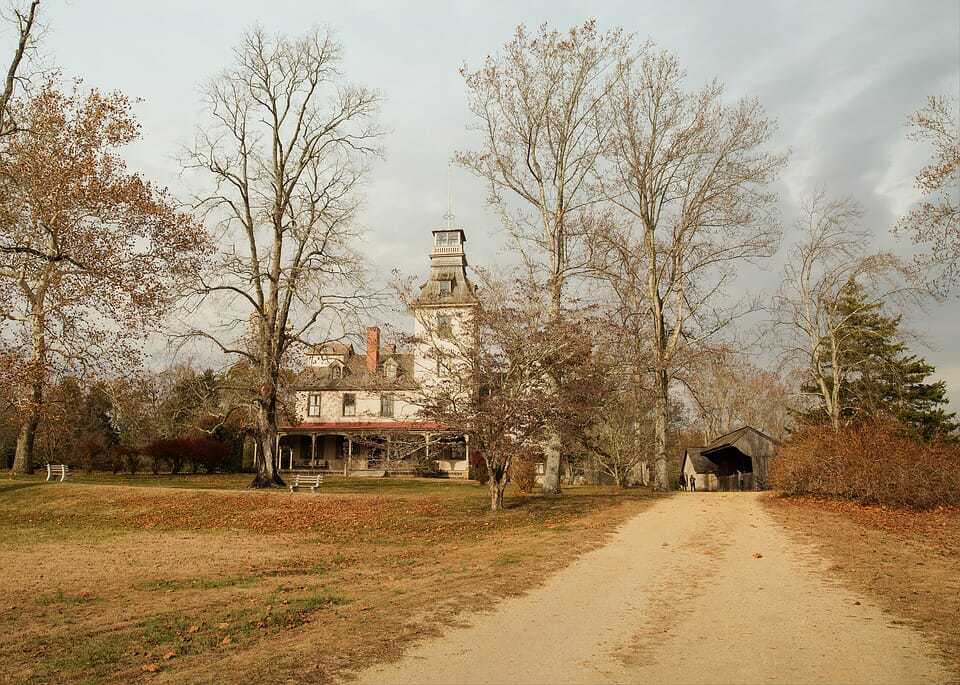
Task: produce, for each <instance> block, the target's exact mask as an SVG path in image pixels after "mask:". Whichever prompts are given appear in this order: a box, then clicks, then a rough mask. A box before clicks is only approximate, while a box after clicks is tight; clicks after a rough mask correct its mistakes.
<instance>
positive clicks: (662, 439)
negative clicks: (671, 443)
mask: <svg viewBox="0 0 960 685" xmlns="http://www.w3.org/2000/svg"><path fill="white" fill-rule="evenodd" d="M654 375H655V377H656V393H657V404H656V410H655V418H654V448H655V454H654V474H653V489H654V490H660V491H665V490H669V489H670V484H669V483H668V482H667V423H668V421H667V419H668V416H667V412H668V411H669V405H668V400H669V398H668V395H667V392H668V387H667V373H666V371H663V370H660V371H657V372H656V373H655V374H654Z"/></svg>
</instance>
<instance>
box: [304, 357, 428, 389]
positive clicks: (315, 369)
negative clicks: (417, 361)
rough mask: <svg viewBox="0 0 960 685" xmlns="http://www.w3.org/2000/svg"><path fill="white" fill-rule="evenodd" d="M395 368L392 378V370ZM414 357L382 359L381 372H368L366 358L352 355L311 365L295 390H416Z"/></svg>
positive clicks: (305, 370)
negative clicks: (326, 364)
mask: <svg viewBox="0 0 960 685" xmlns="http://www.w3.org/2000/svg"><path fill="white" fill-rule="evenodd" d="M392 367H395V369H396V375H395V376H394V377H391V373H390V370H391V368H392ZM416 387H417V386H416V384H415V383H414V380H413V354H411V353H409V352H397V353H392V354H384V355H382V356H381V358H380V368H379V370H378V373H376V374H371V373H370V372H369V370H368V369H367V364H366V357H362V356H359V355H351V356H348V357H346V359H344V360H343V362H339V361H336V362H333V363H332V364H330V365H329V366H308V367H307V368H305V369H304V370H303V371H301V372H300V373H299V374H298V375H297V378H296V381H295V382H294V389H296V390H384V391H386V390H413V389H415V388H416Z"/></svg>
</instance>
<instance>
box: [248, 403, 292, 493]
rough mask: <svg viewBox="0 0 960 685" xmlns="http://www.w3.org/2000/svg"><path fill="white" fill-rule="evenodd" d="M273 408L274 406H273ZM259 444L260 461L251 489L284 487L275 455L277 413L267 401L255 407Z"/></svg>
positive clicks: (276, 455)
mask: <svg viewBox="0 0 960 685" xmlns="http://www.w3.org/2000/svg"><path fill="white" fill-rule="evenodd" d="M274 406H275V405H274ZM256 440H258V441H259V444H260V460H259V462H258V463H257V465H256V466H257V475H256V476H254V478H253V481H252V482H251V483H250V487H251V488H272V487H284V485H285V483H284V482H283V479H282V478H281V477H280V470H279V467H280V462H279V455H278V454H277V413H276V410H275V409H273V408H272V406H271V404H270V402H269V399H266V401H265V404H258V405H257V437H256Z"/></svg>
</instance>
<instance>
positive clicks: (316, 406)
mask: <svg viewBox="0 0 960 685" xmlns="http://www.w3.org/2000/svg"><path fill="white" fill-rule="evenodd" d="M307 416H320V393H310V395H309V397H308V398H307Z"/></svg>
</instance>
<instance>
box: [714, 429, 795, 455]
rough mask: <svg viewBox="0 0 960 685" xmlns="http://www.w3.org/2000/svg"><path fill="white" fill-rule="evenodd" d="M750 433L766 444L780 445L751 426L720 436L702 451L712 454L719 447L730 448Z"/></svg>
mask: <svg viewBox="0 0 960 685" xmlns="http://www.w3.org/2000/svg"><path fill="white" fill-rule="evenodd" d="M750 433H754V434H756V435H759V436H760V437H761V438H763V439H764V440H767V441H768V442H771V443H773V444H774V445H779V444H780V443H779V442H778V441H777V440H775V439H774V438H771V437H770V436H769V435H767V434H766V433H764V432H763V431H760V430H757V429H756V428H754V427H753V426H741V427H740V428H738V429H736V430H734V431H730V432H729V433H726V434H724V435H721V436H720V437H719V438H717V439H715V440H714V441H713V442H711V443H710V444H709V445H707V446H706V447H705V448H703V449H704V451H707V452H712V451H713V450H716V449H719V448H721V447H730V446H732V445H735V444H736V443H737V441H739V440H740V439H741V438H743V437H744V436H746V435H748V434H750Z"/></svg>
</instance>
